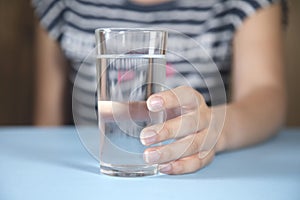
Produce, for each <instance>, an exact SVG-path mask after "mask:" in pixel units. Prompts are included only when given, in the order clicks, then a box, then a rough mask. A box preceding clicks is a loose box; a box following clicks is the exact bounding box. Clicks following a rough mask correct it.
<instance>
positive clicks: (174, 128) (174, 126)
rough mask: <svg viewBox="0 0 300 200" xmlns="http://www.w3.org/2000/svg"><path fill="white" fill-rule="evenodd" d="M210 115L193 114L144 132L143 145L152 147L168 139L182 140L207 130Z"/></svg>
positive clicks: (142, 133)
mask: <svg viewBox="0 0 300 200" xmlns="http://www.w3.org/2000/svg"><path fill="white" fill-rule="evenodd" d="M209 119H210V117H209V113H207V112H203V113H201V112H191V113H188V114H184V115H181V116H179V117H176V118H174V119H171V120H168V121H166V122H165V123H163V124H156V125H153V126H150V127H146V128H144V129H143V130H142V132H141V135H140V139H141V142H142V144H144V145H151V144H154V143H158V142H162V141H165V140H168V139H174V138H181V137H184V136H187V135H189V134H193V133H196V132H198V131H201V130H203V129H205V128H206V127H207V126H208V124H209Z"/></svg>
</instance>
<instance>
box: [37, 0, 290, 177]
mask: <svg viewBox="0 0 300 200" xmlns="http://www.w3.org/2000/svg"><path fill="white" fill-rule="evenodd" d="M34 5H35V7H36V12H37V14H38V16H39V17H40V19H41V24H42V26H43V27H42V28H41V27H39V28H38V31H37V40H38V42H37V48H38V77H37V81H38V88H37V109H36V124H37V125H60V124H62V123H63V116H64V115H63V113H62V112H63V110H64V109H63V108H64V99H63V96H64V95H63V94H64V91H65V90H64V88H65V87H66V85H67V84H66V74H67V73H69V72H70V71H71V72H70V74H71V80H72V81H73V83H74V80H75V78H74V77H75V74H76V73H77V72H78V69H79V67H78V66H79V65H80V64H81V63H82V61H83V60H84V58H85V56H86V55H87V54H88V51H89V50H91V49H92V48H93V47H94V29H95V28H99V27H148V26H156V27H164V28H171V29H175V30H176V31H180V32H183V33H184V34H185V35H187V36H189V37H191V38H195V40H196V41H198V39H199V41H198V42H199V43H201V44H203V46H205V47H206V48H207V49H208V52H209V54H210V56H211V57H212V59H213V60H214V61H215V63H216V64H217V67H218V70H219V71H220V73H221V76H222V78H223V80H224V85H225V87H226V86H229V83H230V84H231V85H230V88H231V95H230V100H229V102H228V103H225V102H221V103H219V104H218V105H215V104H212V105H211V106H208V104H210V99H209V98H207V94H205V93H206V92H207V91H206V90H205V88H202V86H199V85H197V84H194V85H190V86H178V84H176V83H177V82H176V80H177V79H176V77H170V80H171V81H169V82H170V85H171V86H172V87H174V89H172V90H167V91H164V92H161V93H158V94H154V95H152V96H150V97H149V99H148V101H147V106H148V109H149V110H151V111H153V112H157V111H160V110H163V109H174V108H175V109H176V108H181V109H186V108H187V107H188V108H189V109H186V110H185V112H183V114H182V115H179V116H175V117H173V118H171V119H168V121H166V123H165V125H164V127H163V129H161V126H160V125H153V126H151V127H147V128H145V129H144V130H143V131H142V133H141V142H142V143H143V144H145V145H150V144H153V143H157V142H160V141H164V140H167V139H170V138H178V140H177V141H176V142H173V143H171V144H169V145H167V146H166V147H165V148H162V147H155V148H148V149H147V150H146V151H145V153H144V159H145V161H146V162H148V163H158V164H159V166H160V167H159V169H160V171H161V172H162V173H166V174H182V173H190V172H194V171H196V170H198V169H201V168H203V167H204V166H206V165H207V164H208V163H210V162H211V161H212V160H213V158H214V155H215V154H216V153H218V152H221V151H226V150H232V149H237V148H242V147H245V146H249V145H253V144H256V143H259V142H262V141H264V140H266V139H268V138H270V137H271V136H272V135H274V134H275V133H276V131H277V130H278V129H279V128H280V127H281V126H282V124H283V122H284V118H285V101H286V94H285V84H284V65H283V58H282V49H283V48H282V24H281V19H282V12H281V3H280V1H276V0H273V1H272V0H269V1H267V0H240V1H236V0H226V1H220V0H213V1H199V0H189V1H179V0H178V1H175V0H173V1H172V0H130V1H129V0H117V1H113V2H106V1H105V0H94V1H92V0H74V1H56V0H51V1H47V2H46V1H34ZM45 29H46V30H45ZM47 32H48V33H47ZM203 38H206V39H203ZM201 39H203V40H201ZM169 43H170V42H169ZM220 49H221V50H220ZM219 50H220V51H219ZM68 61H70V63H71V64H72V67H71V68H67V67H66V66H67V63H68ZM169 63H170V64H169V65H168V66H171V68H174V69H176V70H177V69H178V68H176V66H177V64H179V63H180V62H178V63H176V61H172V60H171V61H170V62H169ZM87 65H88V64H87ZM87 71H88V70H87ZM171 71H172V70H171ZM78 73H79V76H80V72H78ZM203 73H205V72H203ZM91 74H92V72H91ZM181 74H184V76H186V77H189V76H190V77H191V76H192V74H193V72H191V71H189V70H187V71H184V72H182V73H181ZM82 76H83V77H84V75H82ZM87 77H88V78H87ZM228 78H231V80H230V81H229V79H228ZM195 79H196V80H197V78H195ZM93 80H94V78H93V77H89V74H87V75H86V81H87V82H89V81H91V82H93ZM172 84H173V85H172ZM179 85H180V84H179ZM177 86H178V87H177ZM74 87H75V88H76V87H77V86H76V84H75V85H74ZM208 87H210V86H208ZM212 87H214V86H212ZM216 87H217V86H216ZM79 89H81V90H83V91H84V90H86V94H90V95H89V96H90V97H91V99H93V98H94V97H93V94H91V91H88V90H89V89H88V88H86V89H84V88H79ZM226 89H228V87H226ZM226 92H227V94H228V90H227V91H226ZM77 101H78V102H77V103H78V104H77V106H76V108H75V110H73V112H75V113H76V112H77V113H78V115H80V114H82V113H84V112H81V111H78V110H79V108H83V107H84V106H82V105H81V103H80V98H77ZM75 102H76V98H75ZM91 102H92V100H91ZM86 107H90V109H93V105H89V106H86ZM77 108H78V110H77V111H76V109H77ZM87 109H88V108H87ZM225 109H226V118H225V121H222V120H221V118H222V114H220V116H219V114H218V113H222V111H224V110H225ZM82 110H84V109H82ZM219 111H220V112H219ZM80 117H82V118H83V119H84V118H88V117H87V116H85V115H84V114H83V115H82V116H79V118H80ZM219 118H220V119H219ZM223 122H224V123H223ZM180 123H182V124H183V126H178V124H180ZM210 136H212V138H218V141H217V143H216V145H215V146H214V148H213V149H210V148H205V147H203V143H204V141H205V140H206V139H207V138H209V137H210ZM179 138H180V139H179ZM186 144H190V145H188V147H187V145H186ZM186 147H187V148H186ZM178 152H183V153H181V154H180V155H179V154H178Z"/></svg>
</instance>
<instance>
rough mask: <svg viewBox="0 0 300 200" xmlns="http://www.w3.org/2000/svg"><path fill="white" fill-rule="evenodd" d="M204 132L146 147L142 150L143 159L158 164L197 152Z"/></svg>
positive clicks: (203, 138) (203, 137)
mask: <svg viewBox="0 0 300 200" xmlns="http://www.w3.org/2000/svg"><path fill="white" fill-rule="evenodd" d="M205 132H206V131H202V132H199V133H197V134H191V135H188V136H186V137H184V138H182V139H179V140H177V141H175V142H172V143H170V144H167V145H164V146H159V147H152V148H148V149H146V150H145V152H144V160H145V161H146V162H147V163H150V164H157V163H158V164H159V163H166V162H170V161H173V160H177V159H179V158H183V157H187V156H190V155H193V154H195V153H198V152H199V151H200V147H201V145H202V143H203V141H204V140H205V136H206V134H205Z"/></svg>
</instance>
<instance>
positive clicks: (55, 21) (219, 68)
mask: <svg viewBox="0 0 300 200" xmlns="http://www.w3.org/2000/svg"><path fill="white" fill-rule="evenodd" d="M277 1H279V0H277ZM275 2H276V0H209V1H204V0H173V1H168V2H165V3H160V4H157V5H149V6H142V5H139V4H135V3H133V2H131V1H130V0H113V1H107V0H33V5H34V7H35V10H36V13H37V15H38V16H39V18H40V22H41V24H42V26H44V27H45V28H46V29H47V30H48V32H49V35H50V37H52V38H54V39H55V40H57V41H58V42H59V43H60V46H61V48H62V50H63V52H64V54H65V56H66V57H67V58H68V59H69V60H70V61H71V70H70V71H71V73H70V81H71V83H72V84H73V86H74V87H73V97H72V101H73V102H72V105H73V116H74V117H75V118H76V119H75V120H79V121H82V122H83V123H84V122H89V121H96V119H97V114H96V111H95V107H96V99H95V93H96V85H97V84H96V67H95V62H94V60H95V59H94V47H95V36H94V32H95V29H96V28H126V27H128V28H148V27H155V28H163V29H169V30H170V32H169V39H168V44H167V49H168V53H167V79H166V85H167V86H168V87H170V88H174V87H176V86H179V85H189V86H192V87H193V88H195V89H197V90H198V91H199V92H201V94H203V96H204V98H205V99H206V101H207V103H208V104H209V105H216V104H220V103H225V102H226V93H228V86H229V83H230V71H231V64H232V40H233V37H234V34H235V32H236V30H237V29H238V28H239V26H240V25H241V24H242V23H243V21H244V20H245V19H246V18H247V17H249V16H251V15H252V14H254V13H255V12H256V11H257V10H259V9H261V8H264V7H267V6H269V5H270V4H272V3H275Z"/></svg>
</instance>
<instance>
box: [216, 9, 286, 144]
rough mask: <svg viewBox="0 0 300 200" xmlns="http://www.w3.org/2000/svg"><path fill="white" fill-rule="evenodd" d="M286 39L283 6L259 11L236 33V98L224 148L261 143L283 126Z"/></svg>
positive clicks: (234, 81)
mask: <svg viewBox="0 0 300 200" xmlns="http://www.w3.org/2000/svg"><path fill="white" fill-rule="evenodd" d="M282 37H283V36H282V25H281V10H280V6H279V5H274V6H271V7H269V8H266V9H264V10H261V11H259V12H258V13H257V14H255V15H254V16H252V17H250V18H249V19H248V20H246V21H245V24H244V25H243V26H242V27H241V28H240V29H239V31H238V32H237V33H236V36H235V38H234V44H233V46H234V66H233V77H232V78H233V99H232V103H231V104H229V105H228V107H227V117H226V119H227V120H226V123H225V128H224V131H223V142H222V140H221V146H222V145H225V146H223V147H221V149H235V148H240V147H244V146H248V145H251V144H255V143H258V142H261V141H263V140H265V139H267V138H268V137H270V136H272V135H274V134H275V133H276V131H277V130H278V129H279V128H280V127H281V126H282V125H283V123H284V118H285V112H286V111H285V109H286V108H285V103H286V94H285V83H284V65H283V52H282V49H283V46H282V39H283V38H282ZM221 138H222V137H221ZM222 143H223V144H222Z"/></svg>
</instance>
